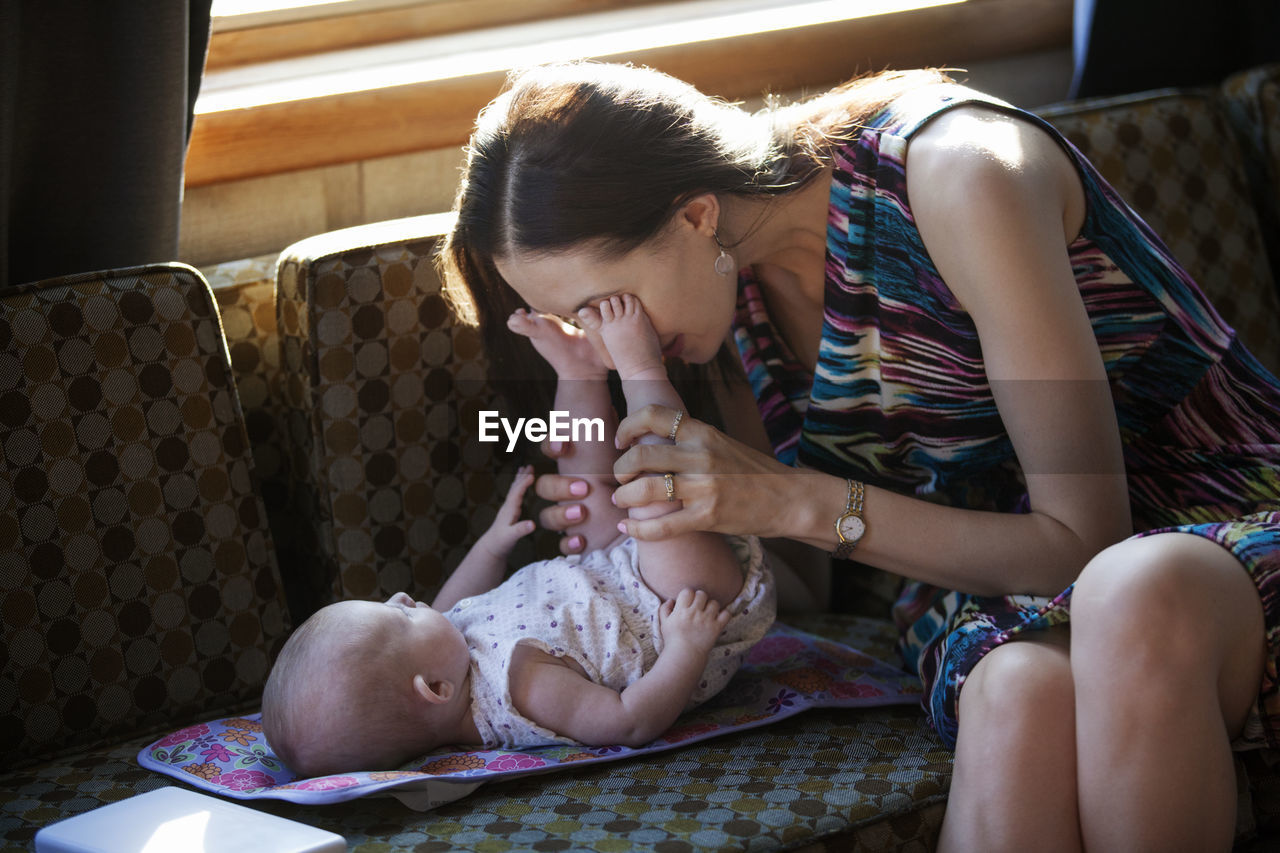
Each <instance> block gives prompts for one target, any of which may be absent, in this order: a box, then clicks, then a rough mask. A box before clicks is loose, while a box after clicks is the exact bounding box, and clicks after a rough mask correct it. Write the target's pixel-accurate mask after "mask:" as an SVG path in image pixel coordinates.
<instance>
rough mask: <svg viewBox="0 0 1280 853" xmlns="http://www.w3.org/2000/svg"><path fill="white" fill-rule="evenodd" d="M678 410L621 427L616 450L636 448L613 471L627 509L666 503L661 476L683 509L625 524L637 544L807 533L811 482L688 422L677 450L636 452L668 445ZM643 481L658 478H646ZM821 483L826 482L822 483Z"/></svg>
mask: <svg viewBox="0 0 1280 853" xmlns="http://www.w3.org/2000/svg"><path fill="white" fill-rule="evenodd" d="M675 415H676V413H675V410H674V409H670V408H668V407H666V406H656V405H654V406H646V407H644V408H643V409H640V410H639V411H637V412H634V413H632V414H630V415H628V416H627V417H626V418H625V419H624V420H623V421H622V422H621V423H620V424H619V425H618V433H617V436H618V437H617V441H618V446H619V447H620V448H628V447H629V448H630V449H629V450H627V451H626V452H625V453H624V454H623V455H622V456H621V457H620V458H619V459H618V461H617V462H616V463H615V464H614V466H613V473H614V476H615V477H616V478H617V480H618V482H619V483H621V484H622V485H621V486H619V487H618V489H617V490H616V491H615V492H614V502H615V503H616V504H617V505H618V506H619V507H621V508H630V507H634V506H644V505H646V504H650V503H655V502H658V501H666V500H667V489H666V483H665V481H664V478H663V477H662V476H661V475H662V474H667V473H670V474H672V475H673V477H672V485H673V486H674V489H675V499H676V500H678V501H680V502H681V504H682V506H681V508H680V509H678V510H677V511H675V512H673V513H669V514H668V515H664V516H661V517H659V518H654V519H648V520H643V521H641V520H637V519H634V518H631V519H627V520H626V521H625V522H623V524H625V525H626V532H627V533H628V535H630V536H634V537H635V538H636V539H645V540H653V539H668V538H670V537H672V536H678V535H680V534H682V533H689V532H692V531H708V532H714V533H732V534H739V535H747V534H749V535H754V536H764V537H768V536H785V537H792V536H794V535H795V534H796V533H797V532H798V531H801V530H804V529H805V526H806V524H807V522H806V521H805V520H803V519H802V517H801V515H802V513H804V512H805V511H806V508H807V504H810V503H812V501H806V500H805V495H806V494H807V492H808V488H807V485H806V484H807V481H808V475H809V474H811V473H816V472H809V471H807V470H805V469H798V468H792V467H790V466H787V465H784V464H782V463H781V462H779V461H778V460H777V459H775V458H773V457H772V456H770V455H768V454H765V453H761V452H759V451H758V450H755V449H753V448H751V447H748V446H747V445H745V444H743V443H741V442H739V441H736V440H734V439H732V438H730V437H729V436H727V435H725V434H724V433H722V432H720V431H719V430H717V429H716V428H714V427H712V426H709V425H707V424H705V423H703V422H701V421H698V420H695V419H693V418H691V417H689V416H688V415H685V416H684V418H683V419H682V420H681V421H680V428H679V430H678V431H677V433H676V443H675V444H674V445H670V444H636V441H637V439H639V438H640V436H642V435H645V434H646V433H652V434H653V435H657V436H660V437H662V438H666V437H667V436H668V435H669V434H670V431H671V424H672V422H673V421H674V420H675ZM644 474H656V475H659V476H653V477H646V476H642V475H644ZM819 476H822V475H819Z"/></svg>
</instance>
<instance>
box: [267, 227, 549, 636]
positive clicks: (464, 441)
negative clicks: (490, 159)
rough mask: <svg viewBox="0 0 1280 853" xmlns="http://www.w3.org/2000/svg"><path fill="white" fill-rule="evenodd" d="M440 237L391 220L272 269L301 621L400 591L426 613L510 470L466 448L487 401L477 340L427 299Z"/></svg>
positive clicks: (314, 244) (501, 459)
mask: <svg viewBox="0 0 1280 853" xmlns="http://www.w3.org/2000/svg"><path fill="white" fill-rule="evenodd" d="M447 225H448V220H447V217H414V218H410V219H403V220H393V221H390V222H384V223H379V224H376V225H369V226H363V227H360V228H351V229H346V230H344V231H335V232H331V233H329V234H323V235H320V236H318V237H313V238H310V239H308V240H304V241H302V242H300V243H297V244H295V245H293V246H291V247H290V248H288V249H286V250H285V252H284V254H282V255H281V258H280V265H279V272H278V284H277V293H278V300H279V301H278V305H277V312H278V318H279V331H280V339H281V343H282V361H283V364H284V370H285V373H286V375H287V376H288V381H287V382H286V384H285V388H284V394H285V401H286V405H287V406H288V409H289V411H288V418H289V421H288V428H287V440H288V442H289V447H290V451H289V452H290V456H291V459H290V463H289V464H290V465H291V466H292V467H293V470H294V476H295V477H296V479H297V483H296V487H297V492H298V504H299V508H300V511H301V512H303V513H304V514H307V515H309V516H310V520H309V523H310V524H311V525H312V527H313V528H314V529H315V530H316V531H318V540H317V548H318V553H317V554H316V555H315V559H314V560H313V561H311V563H310V564H309V565H308V566H307V571H308V572H309V575H308V576H307V577H305V578H299V579H297V581H298V582H300V583H301V584H303V585H305V586H306V588H307V589H308V591H309V592H308V594H309V595H310V596H312V600H311V601H310V602H308V604H309V607H308V611H309V610H311V609H314V608H315V607H317V606H320V605H322V604H324V603H326V602H327V601H328V600H329V599H330V598H364V599H377V598H385V597H387V596H389V595H390V594H391V593H393V592H397V591H399V590H407V591H409V592H410V593H411V594H413V595H414V596H416V597H421V598H425V599H427V600H430V597H431V596H433V595H434V593H435V591H436V590H437V589H438V588H439V586H440V584H441V583H442V582H443V580H444V578H445V577H446V576H447V574H448V572H449V571H450V570H452V568H453V567H454V566H456V565H457V564H458V562H459V561H461V559H462V556H463V555H464V554H465V553H466V549H467V548H468V547H469V545H470V544H471V543H472V542H474V541H475V539H476V538H477V537H478V536H479V535H480V534H481V533H483V532H484V530H485V529H486V528H487V527H488V525H489V523H490V522H491V521H492V520H493V516H494V513H495V512H496V510H497V507H498V504H499V503H500V499H501V497H502V494H503V492H504V489H502V488H500V487H499V482H500V481H503V482H506V481H509V480H510V476H511V472H512V471H513V470H514V467H515V463H514V462H511V461H508V460H506V459H505V454H504V453H502V452H501V451H498V452H495V450H494V448H495V447H496V445H494V444H486V443H481V442H479V441H478V440H477V437H476V431H477V422H478V411H479V410H480V409H486V408H493V407H494V405H495V404H494V394H493V391H492V389H491V387H490V384H489V382H488V380H487V378H486V373H487V367H486V361H485V358H484V356H483V354H482V352H481V344H480V337H479V335H478V333H477V332H476V330H474V329H472V328H468V327H466V326H461V325H457V324H455V322H454V320H453V317H452V314H451V312H450V310H449V308H448V307H447V305H446V304H445V301H444V299H443V297H442V295H441V293H440V283H439V279H438V278H437V277H436V272H435V268H434V265H433V261H432V257H433V252H434V250H435V245H436V236H437V235H439V234H441V233H443V231H444V229H445V228H446V227H447ZM508 469H510V470H508ZM522 544H524V546H525V549H527V548H528V545H527V543H522ZM285 581H286V583H294V582H295V579H292V578H289V577H286V578H285Z"/></svg>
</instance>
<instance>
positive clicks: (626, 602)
mask: <svg viewBox="0 0 1280 853" xmlns="http://www.w3.org/2000/svg"><path fill="white" fill-rule="evenodd" d="M725 538H726V540H727V541H728V542H729V544H730V546H731V547H732V548H733V552H734V554H735V556H737V558H738V561H739V564H740V565H741V567H742V575H743V583H742V590H741V592H739V593H738V596H737V598H735V599H734V600H733V602H732V603H731V604H730V606H729V608H728V609H729V611H730V612H731V613H732V614H733V617H732V618H731V619H730V620H729V624H728V625H727V626H725V630H724V632H723V633H722V634H721V635H720V638H719V639H718V640H717V641H716V645H715V647H714V648H713V649H712V650H711V655H710V656H709V658H708V661H707V666H706V669H705V670H703V673H702V678H701V680H700V681H699V683H698V687H697V688H696V689H695V690H694V694H693V698H692V699H691V700H690V702H689V705H688V707H692V706H694V705H697V704H699V703H701V702H704V701H706V700H707V699H709V698H711V697H712V696H714V695H715V694H716V693H718V692H720V690H721V689H723V688H724V686H725V684H726V683H728V681H729V679H730V678H731V677H732V676H733V674H734V673H735V672H737V670H738V667H739V666H740V665H741V663H742V660H743V658H744V657H745V656H746V653H747V651H748V650H749V649H750V648H751V646H752V645H754V644H755V642H756V641H757V640H759V639H760V638H761V637H763V636H764V634H765V632H766V631H768V630H769V626H770V625H772V624H773V618H774V588H773V576H772V574H771V573H770V572H769V569H768V567H767V566H766V565H765V562H764V556H763V551H762V550H761V548H760V542H759V540H758V539H756V538H755V537H744V538H740V537H736V536H727V537H725ZM636 553H637V552H636V542H635V540H634V539H631V538H627V539H624V540H622V542H620V543H619V544H617V545H615V546H613V547H612V548H610V549H608V550H607V551H606V550H599V551H593V552H591V553H590V554H587V555H585V556H576V555H575V556H571V557H558V558H556V559H552V560H544V561H542V562H538V563H531V564H529V565H528V566H525V567H524V568H522V569H520V570H519V571H517V572H516V573H515V574H513V575H512V576H511V577H510V578H508V579H507V581H506V582H505V583H503V584H502V585H501V586H499V587H497V588H495V589H492V590H490V591H489V592H486V593H484V594H483V595H477V596H474V597H472V598H465V599H463V600H462V601H459V602H458V603H457V604H456V605H455V606H454V607H453V609H452V610H450V611H449V612H448V613H446V614H445V615H446V616H447V617H448V618H449V620H450V621H451V622H453V623H454V625H456V626H457V627H458V629H459V630H460V631H461V632H462V634H463V636H464V637H466V640H467V645H468V646H469V648H470V649H471V709H472V713H473V715H474V717H475V723H476V728H477V729H479V731H480V736H481V738H482V739H483V740H484V745H485V746H486V747H490V748H495V747H503V748H508V749H512V748H517V747H526V746H538V745H541V744H549V743H566V744H571V743H575V742H576V741H573V740H571V739H569V738H566V737H562V736H560V735H558V734H556V733H555V732H553V731H550V730H549V729H546V728H543V727H542V726H539V725H538V724H537V723H534V722H533V721H532V720H529V719H527V718H525V717H524V716H522V715H520V714H519V713H518V712H517V711H516V710H515V708H514V707H513V706H512V704H511V689H510V686H509V679H508V669H509V667H510V664H511V657H512V652H513V651H514V649H515V647H516V645H517V644H520V643H525V644H528V645H532V646H535V647H536V648H539V649H541V650H543V651H545V652H547V653H548V654H553V655H557V656H559V655H566V656H568V657H569V658H571V659H572V660H574V661H576V662H577V663H578V664H579V665H580V666H581V667H582V668H583V670H585V671H586V673H587V676H588V677H589V678H590V679H591V680H592V681H594V682H595V683H597V684H602V685H604V686H605V687H609V688H610V689H613V690H619V691H621V690H622V689H623V688H625V687H626V686H627V685H629V684H631V683H632V682H634V681H636V680H637V679H638V678H640V676H642V675H644V673H645V672H647V671H648V670H649V668H650V667H652V666H653V663H654V661H656V660H657V658H658V654H659V652H661V650H662V639H661V637H660V636H659V635H658V609H659V607H661V605H662V600H661V599H660V598H659V597H658V596H657V594H656V593H654V592H653V590H651V589H649V587H648V586H646V585H645V583H644V581H643V580H641V578H640V573H639V571H638V568H637V560H636Z"/></svg>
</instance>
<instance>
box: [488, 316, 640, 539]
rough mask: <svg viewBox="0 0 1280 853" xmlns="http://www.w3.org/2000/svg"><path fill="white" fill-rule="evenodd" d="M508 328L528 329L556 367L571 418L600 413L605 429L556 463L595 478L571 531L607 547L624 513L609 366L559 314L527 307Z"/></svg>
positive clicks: (561, 402) (559, 399) (560, 405)
mask: <svg viewBox="0 0 1280 853" xmlns="http://www.w3.org/2000/svg"><path fill="white" fill-rule="evenodd" d="M507 328H509V329H510V330H511V331H513V332H515V333H516V334H518V335H524V336H525V337H526V338H528V339H529V342H530V343H532V344H533V348H534V349H536V350H537V351H538V354H539V355H541V356H542V357H543V358H545V359H546V360H547V363H548V364H550V365H551V366H552V368H554V369H555V371H556V396H555V402H554V404H553V405H554V407H555V409H556V411H567V412H569V417H570V418H571V419H573V418H587V419H594V418H599V419H600V420H601V421H603V422H604V429H603V430H602V435H601V436H599V437H598V438H597V437H596V436H595V435H594V434H593V435H589V436H586V437H585V439H581V438H580V439H579V440H578V441H576V442H574V443H573V447H572V449H571V451H570V453H569V454H568V455H567V456H562V457H560V459H558V460H557V469H558V470H559V472H560V473H561V474H563V475H565V476H568V477H577V478H580V479H583V480H586V481H587V482H589V483H590V484H591V491H590V493H589V494H588V495H587V496H586V497H584V498H583V499H582V500H581V501H579V503H581V504H583V505H584V506H585V507H586V510H587V512H586V515H587V520H586V522H585V523H583V524H582V525H581V526H575V527H573V528H571V530H570V532H572V533H574V534H576V535H580V536H582V537H583V538H584V539H585V540H586V544H585V546H584V547H583V549H582V550H583V552H584V553H585V552H586V551H591V550H594V549H597V548H603V547H604V546H606V545H608V544H609V543H610V542H611V541H613V540H614V539H616V538H617V537H618V522H619V521H620V520H622V519H623V518H624V517H625V513H624V512H623V511H622V510H620V509H618V508H617V507H616V506H614V505H613V502H612V501H611V500H609V496H610V495H611V494H612V493H613V490H614V489H615V488H617V487H618V482H617V480H615V479H614V477H613V463H614V461H615V460H616V459H617V458H618V451H617V449H616V448H615V447H614V446H613V435H614V433H616V432H617V430H618V415H617V412H615V411H614V409H613V402H612V401H611V400H610V399H609V387H608V384H607V382H606V377H607V375H608V371H607V369H606V368H605V366H604V364H603V362H601V361H600V357H599V355H597V354H596V351H595V348H594V347H592V346H591V344H590V343H589V342H588V341H587V339H586V338H585V337H583V336H581V335H572V334H570V333H568V332H567V331H565V330H564V329H563V328H562V327H561V326H560V325H559V324H558V323H557V322H556V321H555V320H552V319H551V318H549V317H544V316H541V315H538V314H530V313H528V312H527V311H524V310H523V309H521V310H518V311H516V312H515V313H514V314H512V315H511V316H510V317H509V318H507Z"/></svg>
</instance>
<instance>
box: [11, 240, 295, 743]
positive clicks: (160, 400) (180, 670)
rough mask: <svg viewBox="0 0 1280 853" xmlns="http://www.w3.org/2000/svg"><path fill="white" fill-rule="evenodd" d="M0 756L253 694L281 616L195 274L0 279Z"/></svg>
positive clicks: (168, 271) (216, 340)
mask: <svg viewBox="0 0 1280 853" xmlns="http://www.w3.org/2000/svg"><path fill="white" fill-rule="evenodd" d="M0 446H2V447H3V458H2V459H0V589H2V590H3V593H2V594H3V605H2V606H0V612H2V613H3V635H2V636H3V644H4V651H5V657H4V668H3V673H2V674H0V713H2V714H3V719H0V766H6V767H7V766H15V765H18V764H21V763H23V762H27V761H31V760H34V759H36V758H38V757H42V756H47V755H50V754H55V753H57V752H59V751H64V750H67V749H71V748H84V747H87V746H91V745H94V744H98V743H103V742H116V741H118V740H120V739H121V738H123V737H128V736H131V735H133V734H136V733H139V732H142V731H148V732H149V731H154V730H155V729H157V728H160V727H167V726H171V725H172V723H173V721H174V720H175V719H192V718H195V717H200V716H209V715H215V714H217V713H219V712H230V711H232V710H233V709H234V708H236V707H239V706H242V705H244V704H246V703H248V702H250V701H253V700H256V698H257V696H258V695H259V694H260V692H261V689H262V684H263V681H264V679H265V677H266V673H267V666H268V662H269V660H270V658H271V655H272V654H273V652H274V651H275V649H276V647H277V646H278V644H279V643H280V642H281V641H282V639H283V636H284V634H285V630H286V628H287V625H286V620H285V614H284V605H283V596H282V592H281V587H280V581H279V576H278V574H277V571H276V564H275V558H274V553H273V549H272V545H271V538H270V535H269V534H268V533H267V530H266V528H265V524H264V513H263V509H262V502H261V501H260V500H259V498H258V496H257V494H256V492H255V491H254V489H253V486H252V483H251V480H250V459H249V449H248V443H247V441H246V437H245V429H244V422H243V419H242V417H241V414H240V407H239V404H238V402H237V399H236V394H235V389H234V386H233V385H232V383H231V375H230V371H229V370H228V363H227V351H226V347H225V344H224V343H223V338H222V334H221V329H220V326H219V322H218V313H217V310H216V309H215V307H214V304H213V300H212V298H211V296H210V293H209V289H208V287H207V285H206V284H205V282H204V280H203V279H202V278H201V277H200V275H199V274H198V273H197V272H196V271H195V270H193V269H191V268H189V267H185V266H181V265H176V264H175V265H168V266H151V267H139V268H136V269H128V270H120V271H115V272H112V273H109V274H108V273H100V274H89V275H81V276H73V277H68V278H63V279H55V280H51V281H46V282H40V283H36V284H32V285H26V286H22V287H17V288H11V289H9V290H6V291H4V292H3V293H0Z"/></svg>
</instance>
